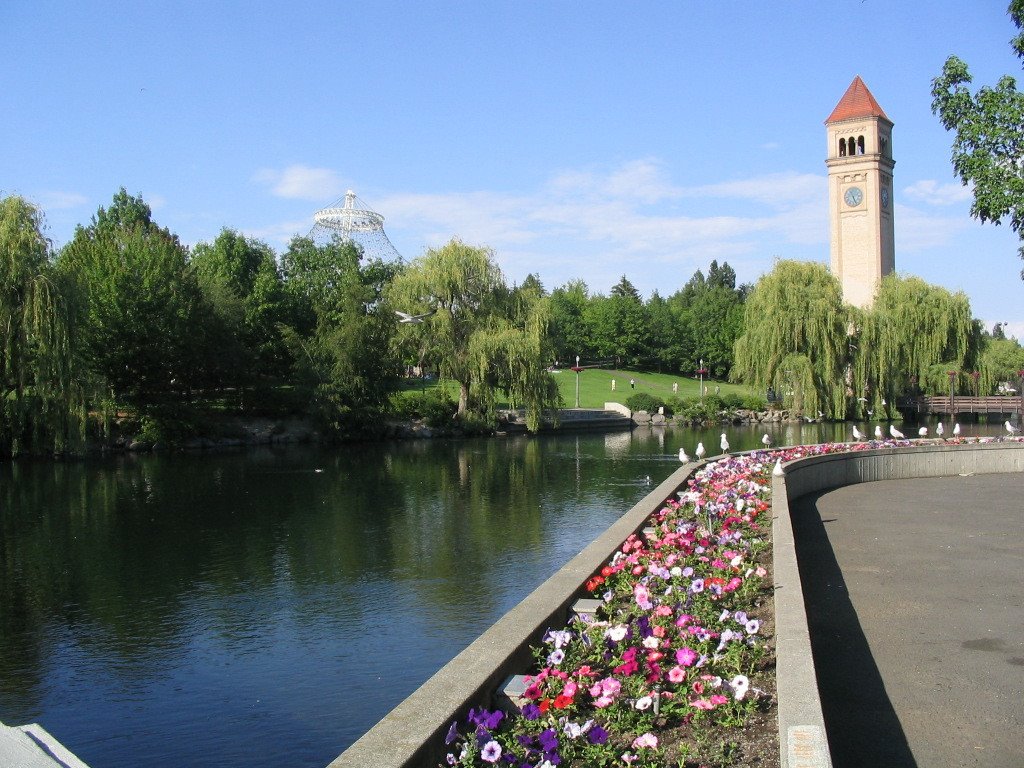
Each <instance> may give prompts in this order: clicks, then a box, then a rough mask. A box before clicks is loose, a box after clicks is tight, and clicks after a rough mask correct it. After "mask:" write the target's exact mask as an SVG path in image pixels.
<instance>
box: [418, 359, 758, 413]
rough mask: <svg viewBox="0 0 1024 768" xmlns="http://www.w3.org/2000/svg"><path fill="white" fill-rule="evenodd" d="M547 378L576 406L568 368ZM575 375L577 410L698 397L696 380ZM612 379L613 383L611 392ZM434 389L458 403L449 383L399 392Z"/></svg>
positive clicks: (594, 372) (599, 371) (593, 372)
mask: <svg viewBox="0 0 1024 768" xmlns="http://www.w3.org/2000/svg"><path fill="white" fill-rule="evenodd" d="M551 376H552V377H553V378H554V380H555V381H556V382H557V383H558V391H559V392H561V393H562V400H563V402H564V403H565V407H566V408H572V407H574V406H575V404H576V374H575V373H573V372H572V371H571V370H570V369H568V368H563V369H561V370H560V371H559V372H557V373H552V374H551ZM579 376H580V408H604V404H605V403H622V404H623V405H625V403H626V400H627V398H629V396H630V395H632V394H635V393H637V392H646V393H647V394H649V395H654V396H655V397H660V398H661V399H663V400H666V399H668V398H670V397H672V396H673V394H675V396H676V397H679V398H684V397H697V396H698V395H699V394H700V383H699V382H698V380H697V379H692V378H687V377H685V376H673V375H670V374H667V373H646V372H643V371H624V370H622V371H620V370H608V369H605V368H587V369H585V370H583V371H581V372H580V375H579ZM613 379H614V380H615V391H614V392H612V380H613ZM630 379H633V381H635V382H636V388H635V389H630V387H629V380H630ZM673 384H678V385H679V391H678V392H677V393H673V392H672V385H673ZM438 386H441V387H443V388H444V389H445V390H446V391H447V392H448V394H449V395H450V396H451V397H452V399H453V400H458V398H459V387H458V385H457V384H455V383H454V382H450V381H448V382H444V383H443V384H439V383H438V381H437V379H429V380H427V381H426V382H421V381H420V380H419V379H404V380H403V382H402V386H401V389H400V391H404V392H419V391H420V390H421V389H423V388H426V390H427V391H430V390H433V389H435V388H436V387H438ZM704 386H705V387H707V388H708V394H712V395H713V394H715V387H718V388H719V390H720V392H719V394H722V395H725V394H728V393H729V392H735V393H736V394H738V395H740V396H746V395H749V394H751V393H752V390H751V389H750V387H746V386H741V385H738V384H728V383H726V382H724V381H713V380H711V379H704ZM498 405H499V407H507V405H508V404H507V403H500V402H499V403H498Z"/></svg>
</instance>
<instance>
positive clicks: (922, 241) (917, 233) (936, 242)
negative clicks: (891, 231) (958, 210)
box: [893, 205, 971, 253]
mask: <svg viewBox="0 0 1024 768" xmlns="http://www.w3.org/2000/svg"><path fill="white" fill-rule="evenodd" d="M893 215H894V216H895V217H896V219H895V220H896V252H897V253H913V252H916V251H925V250H928V249H930V248H939V247H941V246H944V245H947V244H949V242H950V241H951V240H952V239H953V237H954V236H955V235H956V234H957V233H959V232H960V231H962V230H963V229H964V228H965V227H967V226H968V224H969V223H970V221H971V220H970V219H967V218H965V217H963V216H957V217H955V218H953V217H942V216H932V215H930V214H927V213H923V212H922V211H920V210H918V209H916V208H912V207H910V206H907V205H897V206H895V209H894V212H893Z"/></svg>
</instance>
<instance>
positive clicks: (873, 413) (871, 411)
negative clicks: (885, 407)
mask: <svg viewBox="0 0 1024 768" xmlns="http://www.w3.org/2000/svg"><path fill="white" fill-rule="evenodd" d="M874 415H875V411H874V410H873V409H871V408H868V418H869V419H870V418H871V417H872V416H874Z"/></svg>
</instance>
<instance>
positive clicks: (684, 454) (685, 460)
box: [679, 448, 690, 464]
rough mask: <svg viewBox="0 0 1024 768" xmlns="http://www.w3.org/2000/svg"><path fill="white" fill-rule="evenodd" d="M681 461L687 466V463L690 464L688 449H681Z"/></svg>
mask: <svg viewBox="0 0 1024 768" xmlns="http://www.w3.org/2000/svg"><path fill="white" fill-rule="evenodd" d="M679 460H680V461H681V462H683V464H686V463H687V462H689V460H690V457H689V456H687V455H686V449H685V448H680V449H679Z"/></svg>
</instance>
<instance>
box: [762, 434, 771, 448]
mask: <svg viewBox="0 0 1024 768" xmlns="http://www.w3.org/2000/svg"><path fill="white" fill-rule="evenodd" d="M761 445H763V446H764V447H765V448H770V447H771V445H772V439H771V437H770V436H769V435H768V433H767V432H765V433H764V437H762V438H761Z"/></svg>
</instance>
